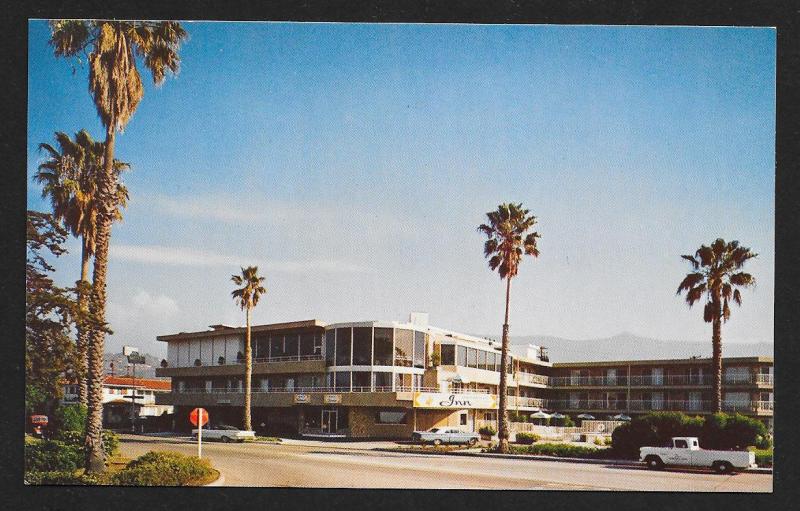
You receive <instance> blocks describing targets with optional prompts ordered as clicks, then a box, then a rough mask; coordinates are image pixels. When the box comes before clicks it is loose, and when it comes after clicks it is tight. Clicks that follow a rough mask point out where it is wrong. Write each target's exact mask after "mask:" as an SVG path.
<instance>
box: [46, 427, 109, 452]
mask: <svg viewBox="0 0 800 511" xmlns="http://www.w3.org/2000/svg"><path fill="white" fill-rule="evenodd" d="M102 435H103V452H105V455H106V458H108V457H109V456H113V455H114V454H115V453H116V452H117V449H119V437H118V436H117V434H116V433H114V432H113V431H110V430H108V429H104V430H103V432H102ZM56 440H59V441H61V442H64V443H65V444H68V445H71V446H75V447H78V448H80V449H83V446H84V441H85V436H84V434H83V431H62V432H60V433H58V435H57V437H56Z"/></svg>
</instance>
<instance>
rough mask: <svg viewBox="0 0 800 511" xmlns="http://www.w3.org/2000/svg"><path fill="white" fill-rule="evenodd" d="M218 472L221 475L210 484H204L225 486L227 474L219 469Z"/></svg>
mask: <svg viewBox="0 0 800 511" xmlns="http://www.w3.org/2000/svg"><path fill="white" fill-rule="evenodd" d="M214 470H216V469H214ZM217 473H218V474H219V477H218V478H217V479H216V480H215V481H212V482H210V483H208V484H204V485H203V486H223V485H224V484H225V474H223V473H222V472H220V471H219V470H217Z"/></svg>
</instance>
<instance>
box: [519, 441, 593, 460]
mask: <svg viewBox="0 0 800 511" xmlns="http://www.w3.org/2000/svg"><path fill="white" fill-rule="evenodd" d="M511 449H512V452H515V453H520V454H539V455H543V456H558V457H564V458H601V457H603V454H604V453H605V450H603V449H596V448H594V447H586V446H583V445H572V444H555V443H543V444H533V445H526V446H524V447H522V446H516V445H513V446H511Z"/></svg>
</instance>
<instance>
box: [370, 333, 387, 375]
mask: <svg viewBox="0 0 800 511" xmlns="http://www.w3.org/2000/svg"><path fill="white" fill-rule="evenodd" d="M372 363H373V365H376V366H390V365H392V329H391V328H376V329H375V347H374V353H373V354H372Z"/></svg>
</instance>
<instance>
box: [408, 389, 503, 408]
mask: <svg viewBox="0 0 800 511" xmlns="http://www.w3.org/2000/svg"><path fill="white" fill-rule="evenodd" d="M414 407H415V408H450V409H454V410H463V409H465V408H476V409H479V410H487V409H494V408H497V399H496V398H495V396H494V394H477V393H475V394H449V393H447V392H415V393H414Z"/></svg>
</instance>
